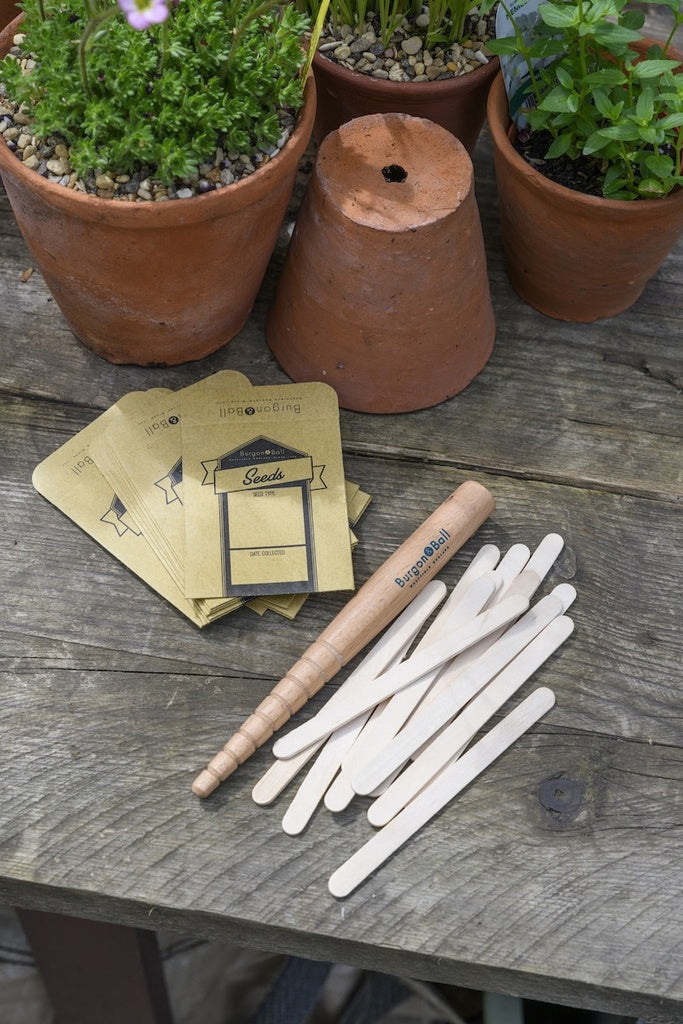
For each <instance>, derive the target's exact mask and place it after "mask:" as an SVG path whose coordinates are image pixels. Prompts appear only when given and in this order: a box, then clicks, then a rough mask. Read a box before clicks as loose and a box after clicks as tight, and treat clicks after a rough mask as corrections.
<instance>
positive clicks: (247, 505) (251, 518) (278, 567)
mask: <svg viewBox="0 0 683 1024" xmlns="http://www.w3.org/2000/svg"><path fill="white" fill-rule="evenodd" d="M219 390H220V389H217V391H216V393H214V392H210V393H209V394H198V393H194V394H187V395H185V396H183V401H182V405H181V424H182V444H183V486H184V494H185V538H186V551H187V552H188V558H187V559H186V566H185V593H186V595H187V596H189V597H203V596H207V594H208V595H211V596H214V597H218V596H234V597H253V596H259V595H262V594H278V593H285V594H295V593H311V592H314V591H324V590H350V589H352V588H353V567H352V563H351V543H350V534H349V524H348V509H347V503H346V488H345V482H344V471H343V463H342V454H341V437H340V432H339V404H338V400H337V395H336V392H335V391H334V390H333V389H332V388H331V387H329V386H328V385H327V384H321V383H305V384H291V385H277V386H276V385H274V386H264V387H245V388H244V389H243V390H241V389H237V388H236V389H231V390H230V393H229V394H227V395H222V394H220V393H219Z"/></svg>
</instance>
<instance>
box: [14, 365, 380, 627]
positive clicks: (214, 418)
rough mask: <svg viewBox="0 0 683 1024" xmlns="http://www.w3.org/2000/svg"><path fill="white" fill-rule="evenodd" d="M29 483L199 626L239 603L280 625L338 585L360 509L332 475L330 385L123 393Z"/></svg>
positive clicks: (201, 385)
mask: <svg viewBox="0 0 683 1024" xmlns="http://www.w3.org/2000/svg"><path fill="white" fill-rule="evenodd" d="M33 483H34V486H35V487H36V489H37V490H38V491H40V493H41V494H43V495H44V496H45V497H46V498H48V499H49V500H50V501H51V502H52V503H53V504H54V505H56V506H57V507H58V508H60V509H61V510H62V511H63V512H64V513H66V515H68V516H69V517H70V518H71V519H73V520H74V521H75V522H76V523H77V524H78V525H79V526H80V527H81V528H82V529H84V530H85V531H86V532H87V533H89V534H90V535H91V536H93V537H94V538H95V539H96V540H97V541H98V542H99V543H100V544H102V546H103V547H104V548H106V550H108V551H109V552H110V553H111V554H113V555H115V556H116V557H117V558H118V559H120V560H121V561H122V562H123V563H124V564H125V565H126V566H127V567H128V568H129V569H131V570H132V571H133V572H135V573H136V574H137V575H138V576H140V577H141V578H142V579H143V580H144V581H145V582H146V583H147V584H148V585H149V586H151V587H153V588H154V589H155V590H156V591H158V592H159V593H160V594H162V595H163V596H164V597H165V598H166V599H167V600H168V601H170V602H171V603H172V604H173V605H174V606H175V607H176V608H178V609H179V610H180V611H181V612H183V614H185V615H187V616H188V617H189V618H190V619H192V621H193V622H195V623H196V624H197V625H199V626H204V625H206V624H207V623H209V622H213V621H214V620H215V619H217V618H219V617H221V616H223V615H226V614H227V613H228V612H231V611H234V610H235V609H237V608H240V607H242V605H244V604H245V603H246V604H248V605H249V607H251V608H252V609H253V610H254V611H256V612H258V613H259V614H263V613H264V612H265V611H268V610H273V611H276V612H278V613H280V614H282V615H284V616H286V617H288V618H293V617H294V615H296V613H297V611H298V610H299V608H300V607H301V605H302V603H303V601H304V600H305V598H306V596H307V595H308V594H309V593H312V592H314V591H322V590H350V589H352V588H353V569H352V563H351V554H352V550H353V546H354V543H355V537H354V535H353V533H352V532H351V529H350V527H351V526H352V525H354V524H355V523H356V522H357V521H358V519H359V518H360V516H361V515H362V514H363V512H364V511H365V509H366V508H367V505H368V503H369V501H370V498H369V495H367V494H365V493H364V492H363V491H361V489H360V487H358V486H357V485H354V484H352V483H350V482H349V481H346V480H345V479H344V473H343V463H342V452H341V438H340V432H339V405H338V400H337V396H336V394H335V392H334V391H333V390H332V388H330V387H328V386H327V385H325V384H318V383H312V384H301V385H274V386H272V387H254V386H252V385H251V383H250V382H249V381H248V380H247V378H246V377H245V376H244V375H243V374H241V373H236V372H234V371H230V370H225V371H222V372H220V373H217V374H214V375H213V376H211V377H207V378H205V379H203V380H200V381H198V382H197V383H196V384H192V385H190V386H189V387H187V388H184V389H182V390H181V391H177V392H174V391H170V390H168V389H166V388H152V389H150V390H148V391H135V392H130V393H129V394H127V395H124V396H123V397H122V398H121V399H120V400H119V401H118V402H116V404H115V405H113V406H112V407H111V408H110V409H108V410H107V411H106V412H105V413H103V414H102V415H101V416H99V417H98V418H97V419H96V420H95V421H94V422H93V423H91V424H90V425H89V426H88V427H86V428H85V429H84V430H82V431H81V432H80V433H79V434H77V435H76V436H75V437H73V438H71V440H70V441H68V442H67V444H65V445H63V446H62V447H61V448H59V449H58V450H57V451H56V452H54V453H53V454H52V455H51V456H49V457H48V458H47V459H45V460H44V462H42V463H41V464H40V465H39V466H38V467H37V468H36V470H35V471H34V474H33Z"/></svg>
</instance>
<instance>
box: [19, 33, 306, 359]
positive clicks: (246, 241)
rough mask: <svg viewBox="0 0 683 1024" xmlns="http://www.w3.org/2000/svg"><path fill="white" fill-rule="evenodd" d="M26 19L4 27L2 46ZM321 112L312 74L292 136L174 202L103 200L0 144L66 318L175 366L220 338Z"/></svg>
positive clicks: (94, 341) (280, 213) (96, 337)
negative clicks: (258, 161) (217, 184)
mask: <svg viewBox="0 0 683 1024" xmlns="http://www.w3.org/2000/svg"><path fill="white" fill-rule="evenodd" d="M18 25H19V20H17V21H14V22H13V23H12V24H10V25H9V26H7V27H6V28H5V29H4V31H3V32H2V33H0V56H1V55H4V54H5V53H7V51H8V49H9V47H10V46H11V43H12V37H13V35H14V33H15V32H16V31H17V28H18ZM314 116H315V85H314V81H313V77H312V76H310V77H309V80H308V82H307V85H306V90H305V98H304V106H303V108H302V110H301V111H300V113H299V117H298V120H297V123H296V126H295V129H294V131H293V133H292V135H291V137H290V139H289V140H288V142H287V144H286V145H285V146H284V148H283V149H282V150H281V152H280V153H278V155H277V156H275V157H274V158H273V159H272V160H270V161H269V162H268V163H267V164H265V165H264V166H263V167H261V168H259V169H258V170H257V171H255V173H254V174H252V175H250V176H249V177H247V178H243V179H242V180H241V181H239V182H236V183H235V184H233V185H229V186H228V187H226V188H223V189H217V190H216V191H214V192H208V193H205V194H203V195H198V196H193V197H192V198H191V199H173V200H170V201H168V202H161V203H154V202H141V203H129V202H124V201H120V200H115V199H101V198H98V197H96V196H92V195H86V194H85V193H80V192H75V191H73V190H72V189H67V188H65V187H63V186H61V185H57V184H55V183H53V182H50V181H47V180H46V179H45V178H43V177H42V176H41V175H39V174H38V173H37V172H36V171H34V170H30V169H29V168H26V167H24V165H23V163H22V162H21V160H19V159H18V158H17V157H15V156H14V154H13V153H11V152H10V150H9V149H8V147H7V146H6V145H5V143H4V141H3V142H2V143H0V174H2V178H3V181H4V183H5V188H6V190H7V195H8V197H9V200H10V204H11V206H12V210H13V212H14V215H15V217H16V220H17V223H18V225H19V228H20V230H21V232H22V234H23V236H24V239H25V241H26V244H27V246H28V248H29V250H30V251H31V254H32V256H33V258H34V260H35V263H36V266H37V267H38V269H39V270H40V272H41V274H42V275H43V277H44V279H45V282H46V284H47V286H48V288H49V289H50V291H51V292H52V295H53V296H54V298H55V301H56V302H57V304H58V305H59V308H60V309H61V311H62V313H63V315H64V318H65V320H66V321H67V323H68V325H69V327H70V328H71V330H72V331H73V333H74V334H75V335H76V337H77V338H79V339H80V340H81V341H82V342H83V343H84V344H85V345H86V346H87V347H88V348H90V349H92V350H93V351H94V352H96V353H97V354H98V355H99V356H102V357H103V358H105V359H108V360H109V361H110V362H113V363H135V364H138V365H142V366H151V365H159V366H168V365H173V364H176V363H183V362H187V361H189V360H194V359H200V358H202V357H203V356H207V355H209V354H210V353H211V352H214V351H215V350H216V349H218V348H220V347H221V346H222V345H224V344H225V343H226V342H228V341H230V339H231V338H233V337H234V336H235V334H237V333H238V331H239V330H240V329H241V328H242V326H243V325H244V323H245V322H246V320H247V318H248V316H249V313H250V311H251V308H252V305H253V303H254V300H255V298H256V294H257V292H258V289H259V287H260V285H261V282H262V280H263V276H264V274H265V270H266V267H267V265H268V261H269V259H270V257H271V255H272V253H273V250H274V248H275V243H276V241H277V236H278V232H279V229H280V225H281V222H282V219H283V217H284V214H285V211H286V209H287V204H288V202H289V199H290V196H291V193H292V190H293V187H294V181H295V177H296V171H297V166H298V163H299V160H300V158H301V156H302V155H303V152H304V150H305V148H306V146H307V144H308V140H309V138H310V135H311V131H312V127H313V120H314Z"/></svg>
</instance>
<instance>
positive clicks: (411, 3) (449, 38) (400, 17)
mask: <svg viewBox="0 0 683 1024" xmlns="http://www.w3.org/2000/svg"><path fill="white" fill-rule="evenodd" d="M494 2H495V0H484V2H483V3H482V2H476V0H475V2H473V0H428V2H427V3H422V0H377V2H376V3H373V4H372V5H371V7H370V6H368V0H330V5H329V21H330V23H331V25H333V26H336V27H338V26H341V25H349V26H350V27H351V28H358V27H359V26H363V25H364V24H365V22H366V21H367V19H368V12H369V11H370V10H371V9H372V12H373V13H374V14H376V16H377V18H378V20H379V25H380V29H379V35H380V38H381V40H382V42H383V43H384V44H385V46H386V45H387V44H388V43H389V40H390V39H391V37H392V35H393V34H394V32H395V31H396V29H397V28H398V26H399V25H401V24H402V22H403V21H404V20H406V19H407V20H408V21H410V22H412V23H414V21H415V18H417V17H418V16H419V15H420V14H425V15H427V16H428V18H429V24H428V25H427V26H426V27H425V29H424V35H425V42H426V45H427V46H428V47H431V46H433V45H435V44H436V43H445V44H448V45H452V44H453V43H457V42H460V41H461V40H462V38H463V35H464V32H465V22H466V20H467V17H468V15H470V14H474V13H477V12H480V13H482V14H484V13H487V12H488V11H489V10H490V9H491V7H492V6H493V4H494ZM297 3H298V5H299V9H300V10H302V11H305V12H307V13H309V14H311V15H312V16H313V17H315V16H316V15H317V14H318V11H319V8H320V0H297Z"/></svg>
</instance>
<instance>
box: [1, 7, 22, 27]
mask: <svg viewBox="0 0 683 1024" xmlns="http://www.w3.org/2000/svg"><path fill="white" fill-rule="evenodd" d="M18 14H19V8H18V7H17V5H16V3H15V2H14V0H0V28H4V27H5V25H9V23H10V21H14V19H15V18H16V17H17V15H18Z"/></svg>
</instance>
